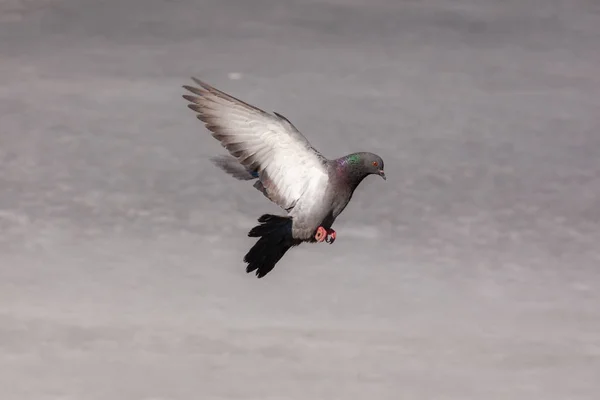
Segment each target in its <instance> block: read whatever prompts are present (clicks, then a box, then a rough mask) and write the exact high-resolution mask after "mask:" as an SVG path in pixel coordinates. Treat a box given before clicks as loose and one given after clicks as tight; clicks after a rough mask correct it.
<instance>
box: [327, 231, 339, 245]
mask: <svg viewBox="0 0 600 400" xmlns="http://www.w3.org/2000/svg"><path fill="white" fill-rule="evenodd" d="M336 236H337V235H336V234H335V231H334V230H333V229H330V230H328V231H327V237H326V238H325V241H326V242H327V243H329V244H333V242H335V237H336Z"/></svg>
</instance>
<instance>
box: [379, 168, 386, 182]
mask: <svg viewBox="0 0 600 400" xmlns="http://www.w3.org/2000/svg"><path fill="white" fill-rule="evenodd" d="M379 176H380V177H382V178H383V180H384V181H385V180H387V179H385V172H383V170H382V169H380V170H379Z"/></svg>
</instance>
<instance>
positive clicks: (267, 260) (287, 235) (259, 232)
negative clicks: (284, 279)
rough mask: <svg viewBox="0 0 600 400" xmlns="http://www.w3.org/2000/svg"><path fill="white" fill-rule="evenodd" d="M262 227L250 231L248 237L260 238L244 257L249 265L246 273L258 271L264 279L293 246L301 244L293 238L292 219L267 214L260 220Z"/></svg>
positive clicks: (258, 275)
mask: <svg viewBox="0 0 600 400" xmlns="http://www.w3.org/2000/svg"><path fill="white" fill-rule="evenodd" d="M258 222H260V225H257V226H255V227H254V228H252V229H251V230H250V232H249V233H248V236H250V237H260V239H258V241H257V242H256V244H255V245H254V246H253V247H252V248H251V249H250V251H248V253H247V254H246V255H245V256H244V262H246V263H248V266H247V267H246V272H252V271H256V276H257V277H258V278H262V277H263V276H265V275H266V274H268V273H269V272H270V271H271V270H272V269H273V268H274V267H275V264H277V262H278V261H279V260H280V259H281V257H283V256H284V254H285V253H286V252H287V251H288V250H289V249H290V248H292V247H293V246H296V245H298V244H300V242H299V241H296V240H295V239H294V238H293V236H292V219H291V218H290V217H281V216H278V215H271V214H265V215H263V216H261V217H260V218H259V219H258Z"/></svg>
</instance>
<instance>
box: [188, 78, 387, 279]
mask: <svg viewBox="0 0 600 400" xmlns="http://www.w3.org/2000/svg"><path fill="white" fill-rule="evenodd" d="M192 79H194V78H192ZM194 81H195V82H196V83H197V84H198V85H199V87H191V86H184V88H185V89H187V90H189V91H190V92H192V93H194V94H196V95H197V96H190V95H184V96H183V97H184V98H185V99H186V100H188V101H190V102H191V104H189V105H188V107H189V108H191V109H192V110H194V111H196V112H197V113H198V118H199V119H200V120H202V121H203V122H204V123H205V124H206V127H207V128H208V129H209V130H210V131H211V132H212V135H213V137H215V138H216V139H217V140H219V141H220V142H221V144H222V145H223V146H224V147H225V148H226V149H227V150H228V151H229V153H230V155H229V156H219V157H216V158H214V159H213V162H214V163H215V164H216V165H217V166H219V167H220V168H222V169H223V170H224V171H225V172H227V173H229V174H230V175H232V176H233V177H235V178H237V179H239V180H247V181H250V180H256V182H255V183H254V187H255V188H256V189H258V190H259V191H260V192H261V193H263V194H264V195H265V196H266V197H267V198H268V199H269V200H271V201H272V202H274V203H275V204H277V205H279V206H280V207H281V208H283V209H284V210H285V211H286V212H287V214H288V215H287V216H285V217H284V216H275V215H268V214H266V215H263V216H262V217H261V218H259V222H260V223H261V224H260V225H258V226H256V227H255V228H253V229H252V230H251V231H250V233H249V234H248V235H249V236H251V237H260V239H259V240H258V242H257V243H256V244H255V245H254V247H253V248H252V249H251V250H250V251H249V252H248V254H246V256H245V257H244V261H246V262H247V263H248V267H247V271H248V272H251V271H254V270H256V274H257V276H258V277H262V276H264V275H266V274H267V273H268V272H269V271H271V270H272V269H273V267H274V266H275V264H276V263H277V262H278V261H279V259H281V257H283V255H284V254H285V253H286V252H287V250H289V249H290V248H291V247H293V246H297V245H299V244H300V243H302V242H321V241H323V240H327V241H328V242H329V243H332V242H333V240H335V236H336V233H335V231H333V230H332V229H331V226H332V225H333V223H334V221H335V219H336V218H337V217H338V216H339V215H340V213H341V212H342V211H343V210H344V208H345V207H346V205H347V204H348V202H349V201H350V199H351V198H352V194H353V193H354V190H355V189H356V187H357V186H358V185H359V184H360V182H361V181H362V180H363V179H364V178H365V177H366V176H368V175H370V174H378V175H380V176H382V177H383V178H385V174H384V173H383V160H381V158H380V157H379V156H377V155H375V154H372V153H366V152H362V153H354V154H350V155H347V156H345V157H342V158H339V159H336V160H329V159H327V158H325V157H324V156H323V155H322V154H321V153H319V152H318V151H317V150H315V149H314V148H313V147H312V146H311V144H310V143H309V142H308V140H307V139H306V138H305V137H304V136H303V135H302V134H301V133H300V131H298V129H296V127H295V126H294V125H292V123H291V122H290V121H289V120H288V119H287V118H285V117H283V116H282V115H281V114H278V113H273V114H269V113H266V112H265V111H263V110H261V109H259V108H256V107H254V106H252V105H250V104H247V103H245V102H243V101H241V100H239V99H236V98H234V97H232V96H230V95H228V94H226V93H223V92H221V91H219V90H217V89H215V88H213V87H212V86H210V85H208V84H206V83H204V82H202V81H199V80H197V79H194Z"/></svg>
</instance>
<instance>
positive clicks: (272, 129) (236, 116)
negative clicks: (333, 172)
mask: <svg viewBox="0 0 600 400" xmlns="http://www.w3.org/2000/svg"><path fill="white" fill-rule="evenodd" d="M192 79H193V80H194V82H196V83H197V84H198V87H192V86H184V88H185V89H187V90H189V91H190V92H192V93H194V94H195V95H196V96H190V95H184V96H183V97H184V98H185V99H186V100H188V101H190V102H191V104H189V105H188V107H189V108H191V109H192V110H194V111H195V112H197V113H198V115H197V117H198V119H200V120H201V121H203V122H204V123H205V125H206V127H207V128H208V129H209V130H210V131H211V133H212V136H213V137H215V138H216V139H217V140H219V141H220V142H221V145H223V147H225V148H226V149H227V150H228V151H229V153H230V154H231V155H232V156H234V157H235V158H236V159H237V160H238V161H239V162H240V163H241V164H242V165H244V166H245V167H246V168H248V169H249V170H251V171H258V173H259V179H260V181H261V183H262V185H263V186H264V188H265V190H266V192H267V195H268V197H269V198H270V199H271V200H272V201H273V202H274V203H276V204H277V205H279V206H280V207H282V208H283V209H285V210H287V211H288V212H289V211H290V210H291V209H292V208H293V207H294V206H295V205H296V203H297V202H298V201H299V200H300V199H301V198H303V197H313V196H315V195H317V194H318V191H319V190H322V189H323V188H324V187H326V185H327V182H328V174H327V168H326V166H325V161H326V160H325V159H324V157H323V156H322V155H321V154H320V153H319V152H317V151H316V150H315V149H314V148H313V147H312V146H311V145H310V143H309V142H308V140H307V139H306V138H305V137H304V136H303V135H302V134H301V133H300V132H299V131H298V129H296V128H295V127H294V125H292V123H291V122H289V121H288V120H287V119H286V118H285V117H283V116H281V115H279V114H277V113H275V114H274V115H273V114H269V113H267V112H265V111H263V110H261V109H259V108H257V107H254V106H252V105H250V104H247V103H245V102H243V101H241V100H239V99H236V98H235V97H232V96H230V95H228V94H226V93H223V92H221V91H219V90H217V89H215V88H213V87H212V86H210V85H208V84H206V83H204V82H202V81H200V80H198V79H195V78H192Z"/></svg>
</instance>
